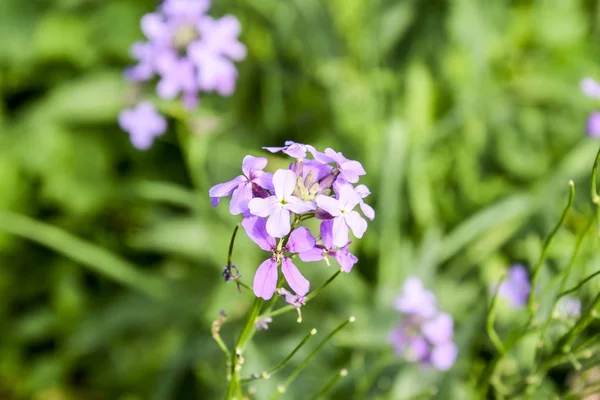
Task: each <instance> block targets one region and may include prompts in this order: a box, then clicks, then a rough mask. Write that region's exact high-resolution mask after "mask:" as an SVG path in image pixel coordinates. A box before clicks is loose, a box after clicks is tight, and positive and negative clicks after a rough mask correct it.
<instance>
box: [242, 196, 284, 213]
mask: <svg viewBox="0 0 600 400" xmlns="http://www.w3.org/2000/svg"><path fill="white" fill-rule="evenodd" d="M275 207H277V199H276V198H275V196H270V197H267V198H266V199H261V198H260V197H255V198H253V199H252V200H250V202H249V203H248V209H249V210H250V214H252V215H258V216H259V217H268V216H269V215H270V214H271V213H272V212H273V210H274V209H275Z"/></svg>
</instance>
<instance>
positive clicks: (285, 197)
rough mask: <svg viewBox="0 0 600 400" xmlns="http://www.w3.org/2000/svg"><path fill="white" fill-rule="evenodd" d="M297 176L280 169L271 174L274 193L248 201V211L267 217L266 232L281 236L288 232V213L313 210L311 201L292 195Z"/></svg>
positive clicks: (277, 236) (313, 206)
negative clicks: (264, 197)
mask: <svg viewBox="0 0 600 400" xmlns="http://www.w3.org/2000/svg"><path fill="white" fill-rule="evenodd" d="M297 179H298V177H297V176H296V174H295V173H294V172H293V171H290V170H283V169H280V170H278V171H277V172H275V174H274V175H273V187H274V191H275V195H273V196H269V197H267V198H266V199H261V198H258V197H255V198H253V199H252V200H251V201H250V202H249V203H248V208H249V209H250V213H251V214H253V215H257V216H259V217H269V219H268V220H267V232H268V233H269V234H270V235H271V236H274V237H276V238H282V237H284V236H285V235H287V234H288V233H289V232H290V213H292V212H293V213H296V214H303V213H305V212H308V211H311V210H314V209H315V208H316V207H315V205H314V204H313V203H311V202H308V201H304V200H300V199H299V198H297V197H295V196H292V193H293V192H294V189H295V187H296V180H297Z"/></svg>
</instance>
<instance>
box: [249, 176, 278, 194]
mask: <svg viewBox="0 0 600 400" xmlns="http://www.w3.org/2000/svg"><path fill="white" fill-rule="evenodd" d="M252 182H254V183H256V184H257V185H258V186H260V187H261V188H263V189H267V190H269V191H271V192H273V174H272V173H270V172H265V171H254V172H253V179H252Z"/></svg>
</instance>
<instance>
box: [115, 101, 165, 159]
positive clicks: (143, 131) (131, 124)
mask: <svg viewBox="0 0 600 400" xmlns="http://www.w3.org/2000/svg"><path fill="white" fill-rule="evenodd" d="M119 125H121V128H122V129H123V130H124V131H126V132H128V133H129V138H130V140H131V144H133V146H134V147H135V148H137V149H139V150H146V149H148V148H150V146H152V142H154V138H155V137H157V136H160V135H162V134H164V133H165V131H166V130H167V120H166V119H165V117H163V116H162V115H160V114H159V113H158V112H157V111H156V109H155V108H154V106H153V105H152V103H150V102H147V101H145V102H142V103H140V104H138V105H137V106H135V107H134V108H131V109H126V110H123V111H121V113H120V114H119Z"/></svg>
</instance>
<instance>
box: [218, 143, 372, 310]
mask: <svg viewBox="0 0 600 400" xmlns="http://www.w3.org/2000/svg"><path fill="white" fill-rule="evenodd" d="M265 149H266V150H267V151H269V152H271V153H283V154H284V155H287V156H290V157H292V158H293V161H292V162H291V163H290V167H289V169H278V170H277V171H275V172H274V173H273V174H271V173H269V172H265V171H264V169H265V168H266V167H267V160H266V159H265V158H259V157H252V156H246V157H245V158H244V161H243V163H242V171H243V174H242V175H239V176H237V177H235V178H234V179H232V180H231V181H228V182H225V183H220V184H217V185H215V186H213V187H212V188H211V189H210V190H209V196H210V197H211V201H212V204H213V206H216V205H217V204H218V203H219V200H220V199H221V198H223V197H227V196H230V195H231V196H232V198H231V202H230V209H229V210H230V212H231V214H233V215H238V214H242V215H243V217H244V220H243V221H242V226H243V227H244V230H245V231H246V234H247V235H248V237H250V239H251V240H252V241H254V242H255V243H256V244H257V245H258V246H259V247H260V248H261V249H262V250H265V251H268V252H270V257H269V258H268V259H267V260H265V261H264V262H262V263H261V264H260V265H259V266H258V268H257V270H256V273H255V274H254V280H253V285H252V290H253V291H254V294H255V295H256V296H257V297H261V298H263V299H270V298H271V297H272V296H273V294H274V293H275V292H276V291H277V292H278V293H280V294H282V293H283V294H282V295H284V297H285V298H286V300H287V301H288V302H291V303H290V304H293V305H294V306H295V307H296V306H297V308H299V307H300V306H301V305H303V304H304V299H305V296H306V294H307V293H308V291H309V289H310V282H309V281H308V279H307V278H306V277H304V275H303V274H302V273H301V272H300V269H299V268H298V267H297V266H296V265H295V264H294V263H293V261H292V257H293V256H294V255H296V254H297V255H298V256H299V258H300V259H301V260H302V261H304V262H314V261H321V260H324V261H326V262H327V264H328V265H329V258H333V259H335V260H336V261H337V263H338V264H339V266H340V269H341V270H342V271H344V272H350V271H351V270H352V268H353V266H354V265H355V264H356V263H357V262H358V259H357V258H356V256H355V255H353V254H352V253H350V251H349V245H350V237H349V232H350V231H352V233H353V234H354V236H356V237H357V238H361V237H362V236H363V234H364V233H365V231H366V229H367V221H366V220H365V219H364V218H363V217H362V216H361V215H360V214H359V212H358V211H355V210H354V208H356V206H357V205H359V206H360V210H361V211H362V212H363V214H364V215H365V216H366V217H367V218H369V219H371V220H372V219H373V218H374V217H375V211H374V210H373V209H372V208H371V207H370V206H369V205H368V204H367V203H366V202H365V201H364V198H365V197H367V196H368V195H369V194H370V191H369V189H368V188H367V187H366V186H365V185H363V184H359V185H358V186H356V187H355V186H354V185H353V183H358V182H357V180H358V177H359V176H362V175H364V174H365V171H364V169H363V167H362V165H360V163H359V162H358V161H353V160H349V159H347V158H345V157H344V156H343V155H342V153H337V152H335V151H333V150H331V149H327V150H326V152H325V153H321V152H319V151H317V150H316V149H315V148H314V147H313V146H311V145H307V144H302V143H295V142H291V141H287V142H285V146H283V147H265ZM328 154H329V155H328ZM311 156H312V158H308V157H311ZM334 158H335V159H334ZM332 164H333V165H332ZM357 166H360V168H358V167H357ZM349 171H354V172H349ZM353 174H354V175H353ZM348 179H350V180H352V181H353V183H350V181H349V180H348ZM312 218H317V219H318V220H320V221H321V226H320V235H319V236H318V241H317V239H315V237H314V236H313V235H312V234H311V232H310V231H309V230H308V229H307V228H306V227H304V226H301V225H302V224H303V223H304V221H306V220H309V219H312ZM279 269H281V273H282V274H283V277H284V278H285V281H286V282H287V284H288V285H289V287H290V288H291V289H292V290H293V292H294V293H292V292H289V291H287V289H284V288H282V287H278V282H279Z"/></svg>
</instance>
